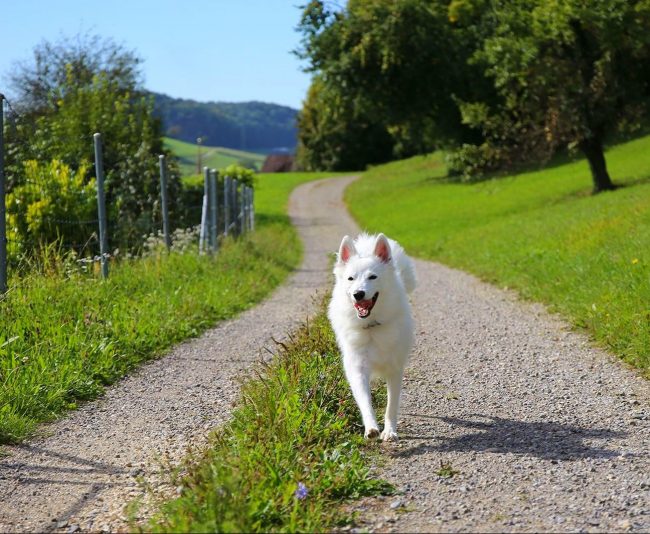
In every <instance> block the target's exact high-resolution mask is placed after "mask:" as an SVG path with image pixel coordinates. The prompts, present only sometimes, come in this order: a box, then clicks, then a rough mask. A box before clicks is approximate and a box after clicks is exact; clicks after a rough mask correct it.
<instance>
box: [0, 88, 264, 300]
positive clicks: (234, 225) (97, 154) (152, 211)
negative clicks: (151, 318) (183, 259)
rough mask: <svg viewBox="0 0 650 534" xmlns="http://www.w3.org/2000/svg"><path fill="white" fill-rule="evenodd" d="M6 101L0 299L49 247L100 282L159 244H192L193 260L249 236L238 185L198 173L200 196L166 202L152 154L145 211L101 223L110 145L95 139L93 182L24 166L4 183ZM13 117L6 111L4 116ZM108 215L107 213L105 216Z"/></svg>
mask: <svg viewBox="0 0 650 534" xmlns="http://www.w3.org/2000/svg"><path fill="white" fill-rule="evenodd" d="M5 103H6V104H8V101H7V100H6V98H5V97H4V96H3V95H2V94H0V294H2V293H5V292H6V291H7V289H8V287H9V285H10V284H11V283H12V282H13V281H14V280H15V279H16V278H19V277H14V276H13V274H18V273H20V271H21V270H22V269H25V268H29V267H25V266H26V265H27V266H29V265H30V262H29V261H28V260H29V258H37V257H38V256H39V254H42V251H43V249H44V248H45V247H48V246H56V247H57V249H58V250H60V251H63V252H64V253H65V254H67V255H68V256H69V257H71V258H73V260H74V261H76V262H77V264H78V265H79V266H80V268H81V269H82V270H85V271H89V272H92V271H94V270H95V266H94V264H99V266H100V272H101V275H102V277H104V278H106V277H107V276H109V263H110V261H111V260H112V261H115V260H117V259H119V258H120V257H132V256H137V255H139V254H141V253H142V252H144V251H147V250H149V249H151V248H154V247H157V246H160V245H162V246H164V247H166V248H167V249H171V248H172V247H177V248H179V249H185V248H187V247H188V246H196V245H197V244H198V252H199V253H200V254H216V253H217V252H218V248H219V237H220V236H227V235H232V236H238V235H241V234H244V233H246V232H249V231H252V230H254V227H255V213H254V202H253V200H254V199H253V195H254V193H253V188H252V187H250V186H249V185H247V184H246V183H243V181H240V180H237V179H234V178H231V177H229V176H222V175H221V174H220V173H219V172H217V171H216V170H215V169H208V168H207V167H204V169H203V175H204V176H203V178H204V180H203V181H204V184H203V192H202V195H201V192H200V190H197V189H196V188H194V190H188V191H182V192H181V196H182V198H174V197H173V196H172V197H171V198H170V191H169V184H168V177H169V166H168V162H167V161H166V157H165V155H162V154H161V155H159V156H158V166H157V167H158V170H159V177H160V182H159V184H156V185H157V187H156V191H152V192H151V194H149V196H148V197H147V198H148V199H149V201H150V205H148V206H146V209H142V207H140V210H139V215H137V216H135V217H134V218H130V219H129V220H128V221H125V220H120V219H119V218H116V217H109V216H108V213H109V212H111V208H114V206H113V205H112V204H111V203H115V202H116V200H115V199H113V198H111V197H110V196H107V184H106V176H105V173H104V157H103V150H104V146H105V144H107V143H110V139H108V140H107V139H103V138H102V135H101V133H95V134H94V136H93V138H92V139H88V140H87V142H88V143H90V144H92V145H93V150H94V164H95V175H96V179H95V180H89V179H87V178H86V177H85V176H84V173H83V172H77V174H75V171H74V170H71V169H70V168H69V167H67V166H65V165H64V164H62V163H60V162H58V163H57V162H56V161H52V162H50V163H49V164H40V165H39V164H37V163H36V160H34V161H30V162H28V163H27V164H26V165H25V167H26V172H25V173H24V176H21V178H20V180H16V179H13V177H9V179H8V178H7V175H6V172H5V149H6V141H7V133H8V129H7V128H5V126H6V124H5V123H6V120H5V119H6V113H5ZM12 112H13V110H12ZM113 211H114V210H113Z"/></svg>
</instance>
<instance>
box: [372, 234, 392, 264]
mask: <svg viewBox="0 0 650 534" xmlns="http://www.w3.org/2000/svg"><path fill="white" fill-rule="evenodd" d="M375 256H377V257H378V258H379V259H380V260H381V261H383V262H384V263H388V262H389V261H390V243H388V239H387V238H386V236H385V235H384V234H379V235H378V236H377V241H375Z"/></svg>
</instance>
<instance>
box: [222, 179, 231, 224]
mask: <svg viewBox="0 0 650 534" xmlns="http://www.w3.org/2000/svg"><path fill="white" fill-rule="evenodd" d="M223 219H224V224H223V235H228V230H229V228H228V226H229V225H230V176H225V177H224V179H223Z"/></svg>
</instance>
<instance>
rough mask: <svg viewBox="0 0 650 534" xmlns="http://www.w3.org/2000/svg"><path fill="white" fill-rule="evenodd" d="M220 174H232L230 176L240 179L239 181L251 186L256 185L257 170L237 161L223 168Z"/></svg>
mask: <svg viewBox="0 0 650 534" xmlns="http://www.w3.org/2000/svg"><path fill="white" fill-rule="evenodd" d="M219 175H220V176H230V178H232V179H234V180H238V181H239V183H243V184H245V185H247V186H249V187H253V186H254V185H255V176H256V175H255V171H254V170H252V169H248V168H246V167H242V166H241V165H238V164H236V163H231V164H230V165H228V166H227V167H225V168H224V169H222V170H221V172H220V173H219Z"/></svg>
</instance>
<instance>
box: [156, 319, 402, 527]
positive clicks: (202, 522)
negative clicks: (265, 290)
mask: <svg viewBox="0 0 650 534" xmlns="http://www.w3.org/2000/svg"><path fill="white" fill-rule="evenodd" d="M341 367H342V366H341V364H340V355H339V353H338V350H337V348H336V343H335V340H334V336H333V334H332V331H331V329H330V327H329V324H328V321H327V319H326V317H325V314H324V312H323V313H321V314H320V315H319V316H318V317H317V318H316V319H315V320H314V321H313V322H312V324H310V325H309V326H305V327H304V328H302V329H301V330H299V331H298V332H297V333H296V334H295V335H294V337H293V338H292V340H291V342H290V343H288V344H287V345H286V346H285V347H284V349H282V350H280V351H279V352H278V354H277V355H276V356H275V358H274V360H273V361H272V362H271V364H270V365H268V366H267V367H265V368H264V369H262V371H261V372H260V373H259V375H258V377H257V378H255V379H250V380H248V381H247V382H245V383H244V385H243V387H242V393H241V400H240V402H239V404H238V406H237V408H236V409H235V411H234V413H233V416H232V419H231V421H230V422H229V423H227V424H226V425H225V426H224V427H222V428H220V429H219V430H218V431H217V432H215V433H214V434H213V435H212V437H211V442H210V446H209V447H208V448H206V450H205V451H204V452H203V453H202V454H200V455H195V456H192V457H190V458H189V459H188V460H187V462H186V464H185V465H183V466H182V471H183V472H184V473H186V474H185V475H184V476H183V477H182V478H179V479H176V480H174V481H173V484H174V485H175V486H178V485H180V486H181V487H182V488H183V489H182V492H181V496H180V497H179V498H177V499H174V500H172V501H170V502H167V503H164V504H163V505H162V507H161V509H160V512H159V514H158V515H157V516H156V517H154V519H153V520H152V521H151V522H150V523H149V525H147V527H146V528H145V530H146V531H157V532H269V531H273V532H325V531H329V530H332V529H333V528H334V527H336V526H340V525H342V524H345V523H348V522H349V521H350V519H351V518H350V517H348V516H346V514H345V513H344V512H343V511H342V508H341V504H342V502H344V501H345V500H346V499H351V498H358V497H360V496H362V495H371V494H376V493H387V492H389V491H390V486H389V485H388V484H386V483H385V482H382V481H380V480H376V479H372V478H370V476H369V474H368V464H369V459H368V455H369V454H373V452H374V451H376V450H377V446H376V445H369V446H365V445H364V444H363V439H362V427H361V425H360V423H359V421H358V420H357V419H358V410H357V409H356V406H355V404H354V401H353V399H352V397H351V395H350V392H349V388H348V386H347V383H346V381H345V378H344V376H343V373H342V369H341ZM384 402H385V399H384ZM300 485H303V486H304V488H303V491H304V493H303V494H302V495H300V494H298V495H297V494H296V492H297V490H298V488H299V487H300ZM300 497H302V498H300Z"/></svg>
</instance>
